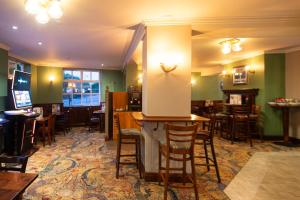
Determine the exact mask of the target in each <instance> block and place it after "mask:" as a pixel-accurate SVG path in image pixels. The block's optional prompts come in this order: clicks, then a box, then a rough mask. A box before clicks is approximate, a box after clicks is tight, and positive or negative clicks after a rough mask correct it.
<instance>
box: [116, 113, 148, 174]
mask: <svg viewBox="0 0 300 200" xmlns="http://www.w3.org/2000/svg"><path fill="white" fill-rule="evenodd" d="M114 118H115V120H114V121H115V126H116V127H117V128H118V131H119V135H118V146H117V157H116V160H117V162H116V178H119V170H120V164H135V165H136V166H137V168H138V170H139V175H140V178H142V173H141V139H140V137H141V132H140V131H139V130H137V129H134V128H129V129H122V128H121V126H120V117H119V114H118V113H116V114H115V115H114ZM122 144H133V145H135V154H121V148H122ZM121 157H135V162H121Z"/></svg>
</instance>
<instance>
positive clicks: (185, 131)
mask: <svg viewBox="0 0 300 200" xmlns="http://www.w3.org/2000/svg"><path fill="white" fill-rule="evenodd" d="M197 129H198V124H195V125H191V126H178V125H172V124H166V145H167V148H168V149H169V148H170V147H171V146H174V145H175V146H179V147H180V146H185V147H187V148H186V149H188V150H193V149H194V144H195V138H196V133H197Z"/></svg>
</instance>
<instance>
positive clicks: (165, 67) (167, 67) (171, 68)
mask: <svg viewBox="0 0 300 200" xmlns="http://www.w3.org/2000/svg"><path fill="white" fill-rule="evenodd" d="M160 67H161V69H162V70H163V71H164V72H166V73H168V72H171V71H174V70H175V69H176V68H177V65H176V64H171V65H167V64H164V63H160Z"/></svg>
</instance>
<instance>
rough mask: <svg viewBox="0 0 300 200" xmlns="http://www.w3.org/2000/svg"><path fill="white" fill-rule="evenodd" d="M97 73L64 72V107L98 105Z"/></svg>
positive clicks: (98, 83)
mask: <svg viewBox="0 0 300 200" xmlns="http://www.w3.org/2000/svg"><path fill="white" fill-rule="evenodd" d="M99 77H100V73H99V71H90V70H69V69H67V70H64V83H63V103H64V106H66V107H68V106H97V105H100V100H101V99H100V82H99V79H100V78H99Z"/></svg>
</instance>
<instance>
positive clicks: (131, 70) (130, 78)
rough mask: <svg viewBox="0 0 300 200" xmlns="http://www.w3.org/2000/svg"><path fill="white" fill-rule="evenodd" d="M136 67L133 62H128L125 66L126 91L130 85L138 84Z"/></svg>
mask: <svg viewBox="0 0 300 200" xmlns="http://www.w3.org/2000/svg"><path fill="white" fill-rule="evenodd" d="M138 74H139V71H138V65H137V64H136V63H135V62H130V63H129V64H128V65H127V66H126V71H125V88H126V89H127V88H128V87H129V86H131V85H134V86H135V85H137V84H138Z"/></svg>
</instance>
